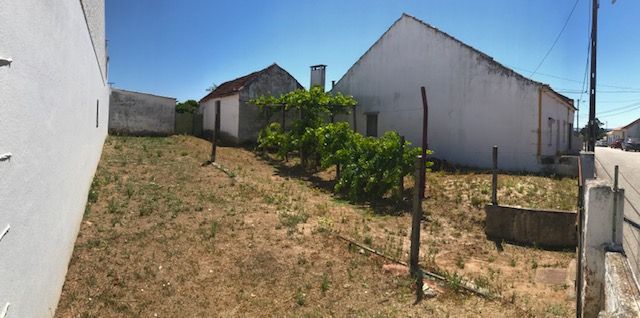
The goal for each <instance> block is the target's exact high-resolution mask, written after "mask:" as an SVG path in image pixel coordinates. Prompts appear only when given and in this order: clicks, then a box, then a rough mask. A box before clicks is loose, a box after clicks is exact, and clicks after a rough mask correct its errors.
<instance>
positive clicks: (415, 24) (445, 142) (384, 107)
mask: <svg viewBox="0 0 640 318" xmlns="http://www.w3.org/2000/svg"><path fill="white" fill-rule="evenodd" d="M420 86H425V87H427V95H428V101H429V116H430V117H429V148H430V149H433V150H434V156H435V157H437V158H441V159H446V160H448V161H450V162H454V163H457V164H461V165H467V166H473V167H481V168H488V167H490V166H491V147H492V146H493V145H498V146H499V147H500V160H499V161H500V167H501V168H502V169H508V170H529V171H537V170H539V169H540V167H539V165H538V160H537V142H538V136H537V132H538V95H539V89H540V87H541V85H539V84H538V83H535V82H532V81H529V80H526V79H524V78H523V77H521V76H520V75H518V74H516V73H514V72H512V71H510V70H507V69H505V68H502V67H500V66H499V65H497V64H496V63H495V62H493V60H491V59H490V58H489V57H487V56H485V55H481V54H479V53H477V52H476V51H474V50H472V49H470V48H469V47H467V46H464V45H463V44H461V43H459V42H457V41H455V40H452V39H451V38H450V37H448V36H446V35H444V34H442V33H440V32H437V31H435V30H434V29H432V28H429V27H427V26H425V25H424V24H422V23H421V22H419V21H417V20H415V19H414V18H412V17H409V16H406V15H403V17H402V18H401V19H400V20H398V21H397V22H396V23H395V25H394V26H392V27H391V28H390V29H389V31H388V32H387V33H386V34H385V35H384V36H383V37H382V38H381V39H380V40H379V41H378V42H377V43H376V44H374V45H373V47H371V48H370V49H369V51H367V53H365V55H364V56H363V57H362V58H361V59H360V60H359V61H358V62H356V64H355V65H354V66H353V67H352V68H351V69H350V70H349V71H348V72H347V73H346V74H345V76H344V77H343V78H342V79H341V80H340V81H338V83H337V84H336V86H335V88H334V91H337V92H343V93H346V94H351V95H353V96H354V97H355V98H356V99H357V100H358V108H357V121H358V122H357V128H358V131H359V132H360V133H364V132H365V131H366V117H365V115H364V113H366V112H379V114H378V133H379V134H380V135H381V134H382V133H383V132H384V131H389V130H395V131H397V132H398V133H400V134H401V135H404V136H406V138H407V140H409V141H411V142H412V143H413V144H414V145H420V140H421V129H422V128H421V127H422V110H421V108H422V102H421V95H420ZM553 108H558V111H557V112H558V113H562V112H564V115H563V116H561V119H566V112H567V107H566V106H564V105H560V106H558V105H556V101H555V100H554V99H544V100H543V109H544V110H549V111H550V112H552V113H553V114H554V116H555V113H556V111H555V110H552V109H553ZM558 116H559V115H558ZM569 118H573V115H572V113H571V116H570V117H569ZM543 124H546V123H545V122H543Z"/></svg>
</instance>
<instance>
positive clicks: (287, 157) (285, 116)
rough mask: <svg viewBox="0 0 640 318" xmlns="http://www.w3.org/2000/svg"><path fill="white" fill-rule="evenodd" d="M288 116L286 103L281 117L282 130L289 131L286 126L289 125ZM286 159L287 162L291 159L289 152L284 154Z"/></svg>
mask: <svg viewBox="0 0 640 318" xmlns="http://www.w3.org/2000/svg"><path fill="white" fill-rule="evenodd" d="M286 118H287V110H286V106H285V104H282V119H281V121H282V123H281V126H282V132H285V131H287V129H286V127H287V126H286V125H287V120H286ZM284 161H285V162H287V161H289V153H285V154H284Z"/></svg>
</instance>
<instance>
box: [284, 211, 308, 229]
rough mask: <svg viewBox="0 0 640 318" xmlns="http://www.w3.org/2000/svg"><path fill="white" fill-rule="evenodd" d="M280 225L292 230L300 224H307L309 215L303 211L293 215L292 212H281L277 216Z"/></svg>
mask: <svg viewBox="0 0 640 318" xmlns="http://www.w3.org/2000/svg"><path fill="white" fill-rule="evenodd" d="M279 217H280V223H281V224H282V225H284V226H286V227H288V228H294V227H296V226H297V225H298V224H300V223H305V222H307V219H309V214H307V213H306V212H304V211H301V212H298V213H294V212H282V213H280V215H279Z"/></svg>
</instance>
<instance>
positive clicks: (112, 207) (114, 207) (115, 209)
mask: <svg viewBox="0 0 640 318" xmlns="http://www.w3.org/2000/svg"><path fill="white" fill-rule="evenodd" d="M107 212H109V213H111V214H116V213H120V204H118V202H116V200H115V199H111V200H109V203H108V204H107Z"/></svg>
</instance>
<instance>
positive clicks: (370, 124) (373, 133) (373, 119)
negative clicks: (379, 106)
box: [366, 113, 378, 137]
mask: <svg viewBox="0 0 640 318" xmlns="http://www.w3.org/2000/svg"><path fill="white" fill-rule="evenodd" d="M366 115H367V137H378V113H368V114H366Z"/></svg>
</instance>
